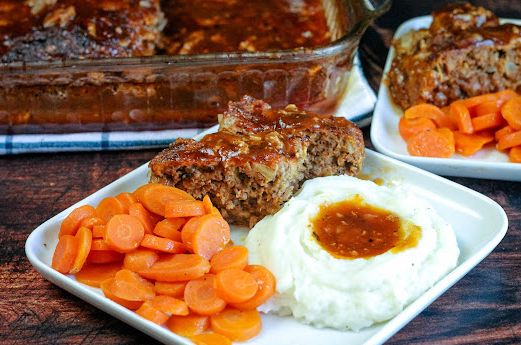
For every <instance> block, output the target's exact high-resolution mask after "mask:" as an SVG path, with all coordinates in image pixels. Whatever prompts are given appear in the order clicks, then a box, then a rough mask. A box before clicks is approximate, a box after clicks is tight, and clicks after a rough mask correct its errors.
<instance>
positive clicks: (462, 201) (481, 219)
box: [25, 128, 508, 345]
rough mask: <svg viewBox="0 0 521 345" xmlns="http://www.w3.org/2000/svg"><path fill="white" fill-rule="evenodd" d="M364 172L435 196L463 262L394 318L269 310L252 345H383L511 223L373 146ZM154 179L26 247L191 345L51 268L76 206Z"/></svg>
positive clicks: (100, 303)
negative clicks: (334, 317)
mask: <svg viewBox="0 0 521 345" xmlns="http://www.w3.org/2000/svg"><path fill="white" fill-rule="evenodd" d="M213 130H215V128H213ZM203 134H204V133H203ZM201 135H202V134H201ZM363 173H364V175H366V176H369V177H371V178H382V179H383V180H384V181H386V182H388V181H395V182H397V183H402V184H404V185H405V184H406V185H407V186H408V188H410V189H411V190H412V192H414V193H416V194H417V195H419V196H421V197H423V198H425V199H426V200H428V201H429V202H430V203H431V204H432V205H433V207H434V208H435V209H436V210H437V211H438V212H439V213H440V214H441V215H442V216H443V217H444V218H445V219H446V220H447V221H448V222H450V223H451V224H452V225H453V227H454V230H455V232H456V236H457V240H458V244H459V247H460V250H461V255H460V259H459V262H458V266H457V267H456V268H455V269H454V270H453V271H452V272H450V273H449V274H448V275H447V276H446V277H444V278H443V279H442V280H441V281H439V282H438V283H437V284H436V285H434V286H433V287H432V288H431V289H430V290H428V291H427V292H425V293H424V294H423V295H422V296H421V297H420V298H418V299H417V300H416V301H415V302H414V303H412V304H411V305H409V306H408V307H407V308H406V309H405V310H403V311H402V312H401V313H400V314H399V315H397V316H396V317H395V318H393V319H392V320H389V321H388V322H385V323H382V324H379V325H377V326H374V327H371V328H368V329H365V330H363V331H361V332H358V333H355V332H340V331H336V330H331V329H316V328H313V327H311V326H307V325H304V324H301V323H298V322H297V321H296V320H294V319H292V318H290V317H277V316H273V315H263V328H262V333H261V334H260V335H259V336H258V337H256V338H255V339H253V340H251V341H250V342H248V344H252V345H253V344H255V345H261V344H277V345H285V344H287V345H294V344H299V345H307V344H309V345H315V344H319V343H327V344H328V345H334V344H342V345H345V344H350V345H356V344H365V345H370V344H371V345H374V344H381V343H383V342H384V341H386V340H387V339H389V338H390V337H391V336H392V335H393V334H395V333H396V332H397V331H398V330H400V329H401V328H402V327H403V326H404V325H405V324H407V323H408V322H409V321H410V320H411V319H413V318H414V317H415V316H416V315H418V314H419V313H420V312H421V311H422V310H423V309H425V308H426V307H427V306H428V305H429V304H431V303H432V302H433V301H434V300H435V299H436V298H437V297H438V296H440V295H441V294H442V293H443V292H444V291H445V290H447V289H448V288H449V287H451V286H452V285H453V284H454V283H456V282H457V281H458V280H460V279H461V278H462V277H463V276H464V275H465V274H466V273H467V272H468V271H470V270H471V269H472V268H473V267H474V266H476V265H477V264H478V263H479V262H480V261H481V260H483V258H485V257H486V256H487V255H488V254H489V253H490V252H491V251H492V250H493V249H494V248H495V247H496V246H497V244H498V243H499V242H500V241H501V239H502V238H503V236H504V235H505V233H506V230H507V225H508V221H507V217H506V214H505V212H504V211H503V209H502V208H501V207H500V206H499V205H498V204H497V203H495V202H494V201H492V200H491V199H489V198H487V197H485V196H483V195H481V194H479V193H477V192H475V191H473V190H470V189H468V188H466V187H463V186H461V185H458V184H456V183H454V182H451V181H449V180H446V179H444V178H441V177H438V176H436V175H433V174H431V173H428V172H426V171H423V170H421V169H418V168H415V167H412V166H410V165H407V164H404V163H402V162H399V161H397V160H394V159H392V158H388V157H385V156H383V155H381V154H378V153H376V152H373V151H370V150H367V157H366V160H365V167H364V172H363ZM148 177H149V170H148V167H147V165H146V164H145V165H142V166H141V167H139V168H137V169H136V170H134V171H133V172H131V173H129V174H127V175H125V176H123V177H121V178H120V179H118V180H116V181H114V182H113V183H111V184H110V185H108V186H106V187H104V188H102V189H100V190H99V191H97V192H96V193H94V194H92V195H91V196H89V197H87V198H85V199H84V200H81V201H80V202H78V203H77V204H75V205H73V206H71V207H70V208H68V209H67V210H65V211H63V212H61V213H60V214H58V215H56V216H54V217H53V218H51V219H49V220H48V221H46V222H45V223H43V224H42V225H40V226H39V227H38V228H36V229H35V230H34V231H33V232H32V233H31V235H30V236H29V238H28V239H27V242H26V245H25V251H26V254H27V257H28V258H29V261H30V262H31V264H32V265H33V266H34V267H35V268H36V269H37V270H38V271H39V272H40V273H41V274H42V275H43V276H44V277H45V278H46V279H48V280H49V281H51V282H52V283H54V284H56V285H58V286H59V287H61V288H63V289H65V290H67V291H69V292H70V293H72V294H74V295H76V296H78V297H79V298H81V299H83V300H84V301H86V302H87V303H90V304H92V305H94V306H96V307H97V308H99V309H101V310H103V311H105V312H107V313H109V314H110V315H112V316H114V317H116V318H118V319H120V320H122V321H124V322H126V323H128V324H129V325H131V326H133V327H135V328H137V329H139V330H140V331H142V332H144V333H147V334H149V335H150V336H152V337H154V338H156V339H157V340H159V341H162V342H164V343H165V344H190V342H189V341H188V340H186V339H185V338H182V337H180V336H177V335H176V334H174V333H172V332H170V331H169V330H168V329H166V328H163V327H161V326H158V325H156V324H154V323H152V322H149V321H147V320H145V319H142V318H141V317H139V316H138V315H137V314H135V313H134V312H132V311H129V310H127V309H125V308H124V307H122V306H120V305H118V304H116V303H114V302H112V301H111V300H109V299H107V298H105V297H104V296H103V294H102V293H101V291H100V290H98V289H95V288H91V287H88V286H86V285H83V284H81V283H79V282H77V281H76V280H75V279H74V278H73V277H71V276H66V275H63V274H60V273H58V272H57V271H55V270H53V269H52V268H51V267H50V262H51V258H52V253H53V252H54V248H55V247H56V244H57V241H58V230H59V224H60V223H61V221H62V220H63V218H64V217H65V216H66V215H68V214H69V213H70V212H71V211H72V209H74V208H75V207H78V206H80V205H84V204H91V205H96V204H97V203H99V202H100V201H101V200H102V199H103V198H105V197H107V196H111V195H115V194H118V193H120V192H124V191H133V190H135V189H136V188H137V187H138V186H140V185H141V184H144V183H146V182H147V181H148ZM245 234H246V232H245V231H244V229H239V228H233V227H232V237H233V239H234V241H235V242H236V243H240V242H242V240H243V239H244V236H245Z"/></svg>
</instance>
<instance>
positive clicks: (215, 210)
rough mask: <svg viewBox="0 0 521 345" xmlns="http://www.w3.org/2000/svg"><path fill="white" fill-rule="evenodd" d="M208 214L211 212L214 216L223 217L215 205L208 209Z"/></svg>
mask: <svg viewBox="0 0 521 345" xmlns="http://www.w3.org/2000/svg"><path fill="white" fill-rule="evenodd" d="M210 214H213V215H214V216H219V217H221V218H222V217H223V216H222V214H221V212H219V210H218V209H217V207H215V206H214V207H212V210H211V211H210Z"/></svg>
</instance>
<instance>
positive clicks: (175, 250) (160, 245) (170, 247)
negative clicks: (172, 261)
mask: <svg viewBox="0 0 521 345" xmlns="http://www.w3.org/2000/svg"><path fill="white" fill-rule="evenodd" d="M141 246H142V247H145V248H150V249H155V250H159V251H160V252H165V253H170V254H180V253H186V251H187V248H186V246H185V245H184V244H183V243H181V242H177V241H172V240H169V239H168V238H162V237H158V236H154V235H149V234H146V235H145V237H143V240H142V241H141Z"/></svg>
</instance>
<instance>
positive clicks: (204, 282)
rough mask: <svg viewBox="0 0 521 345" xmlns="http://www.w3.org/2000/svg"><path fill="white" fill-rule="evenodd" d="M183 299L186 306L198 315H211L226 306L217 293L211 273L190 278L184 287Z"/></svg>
mask: <svg viewBox="0 0 521 345" xmlns="http://www.w3.org/2000/svg"><path fill="white" fill-rule="evenodd" d="M184 300H185V303H186V304H187V305H188V308H190V310H191V311H193V312H194V313H197V314H199V315H213V314H216V313H218V312H220V311H222V310H224V308H226V302H225V301H224V300H223V299H222V298H220V297H219V296H218V295H217V290H216V288H215V276H214V275H213V274H207V275H205V276H204V277H202V278H199V279H193V280H190V281H189V282H188V283H187V284H186V287H185V292H184Z"/></svg>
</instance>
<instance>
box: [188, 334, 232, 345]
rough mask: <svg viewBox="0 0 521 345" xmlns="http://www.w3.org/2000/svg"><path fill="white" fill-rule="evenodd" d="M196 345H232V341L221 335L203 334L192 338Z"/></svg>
mask: <svg viewBox="0 0 521 345" xmlns="http://www.w3.org/2000/svg"><path fill="white" fill-rule="evenodd" d="M190 340H191V341H192V342H193V343H194V344H195V345H232V341H231V340H230V339H228V338H226V337H225V336H224V335H222V334H219V333H202V334H197V335H194V336H191V337H190Z"/></svg>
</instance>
